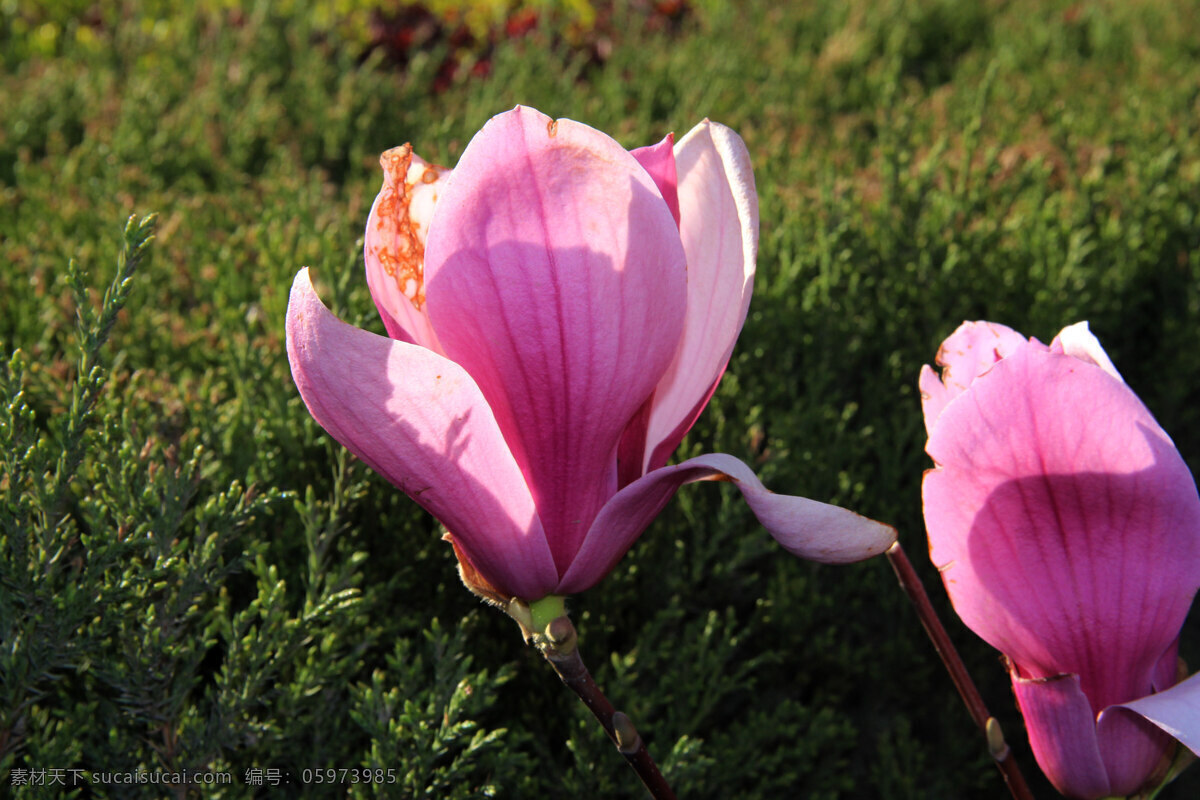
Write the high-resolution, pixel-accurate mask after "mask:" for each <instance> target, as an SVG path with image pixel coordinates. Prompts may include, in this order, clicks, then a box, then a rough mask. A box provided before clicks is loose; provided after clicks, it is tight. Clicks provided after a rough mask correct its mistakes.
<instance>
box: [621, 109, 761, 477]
mask: <svg viewBox="0 0 1200 800" xmlns="http://www.w3.org/2000/svg"><path fill="white" fill-rule="evenodd" d="M675 166H676V170H677V172H678V180H679V219H680V227H679V232H680V236H681V237H682V239H683V249H684V252H685V253H686V254H687V269H688V287H687V320H686V322H685V323H684V329H683V337H682V339H681V340H680V342H679V349H678V351H677V352H676V353H675V357H674V359H673V360H672V362H671V366H670V368H669V369H668V370H667V372H666V374H665V375H664V376H663V379H662V381H661V383H660V384H659V386H658V389H657V390H656V391H655V393H654V401H653V405H652V408H651V410H650V420H649V425H648V430H647V446H646V454H645V458H646V461H645V469H646V470H647V471H649V470H652V469H657V468H658V467H660V466H662V465H663V464H665V463H667V459H669V458H670V457H671V454H672V453H673V452H675V448H676V447H678V446H679V443H680V441H682V440H683V437H684V435H685V434H686V433H687V432H688V430H690V429H691V427H692V425H693V424H694V423H695V421H696V418H697V417H699V416H700V412H701V411H703V410H704V406H705V405H707V404H708V400H709V398H710V397H712V393H713V391H714V390H715V389H716V388H717V382H718V381H720V379H721V374H722V373H723V372H724V371H725V365H726V364H728V363H729V357H730V355H731V354H732V353H733V345H734V343H735V342H736V341H737V337H738V334H739V333H741V330H742V324H743V323H744V322H745V321H746V311H747V309H748V308H749V307H750V295H751V292H752V290H753V287H754V264H755V258H756V257H757V253H758V194H757V192H756V191H755V188H754V171H753V169H752V167H751V165H750V154H749V153H748V152H747V151H746V145H745V144H744V143H743V142H742V140H741V138H740V137H739V136H738V135H737V134H736V133H734V132H733V131H731V130H730V129H729V128H726V127H725V126H724V125H719V124H717V123H715V122H709V121H708V120H705V121H703V122H701V123H700V124H699V125H697V126H696V127H695V128H693V129H692V130H691V131H689V132H688V134H687V135H686V136H684V137H683V139H682V140H681V141H680V142H679V144H678V145H676V146H675Z"/></svg>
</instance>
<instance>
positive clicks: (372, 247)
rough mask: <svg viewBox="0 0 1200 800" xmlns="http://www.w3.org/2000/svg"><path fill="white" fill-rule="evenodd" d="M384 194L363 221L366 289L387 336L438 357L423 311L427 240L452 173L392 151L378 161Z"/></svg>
mask: <svg viewBox="0 0 1200 800" xmlns="http://www.w3.org/2000/svg"><path fill="white" fill-rule="evenodd" d="M379 164H380V166H382V167H383V188H382V189H380V190H379V194H378V195H376V197H375V202H374V204H372V206H371V214H370V216H369V217H368V218H367V232H366V236H365V238H364V239H363V255H364V258H365V260H366V264H367V286H368V287H369V288H370V290H371V297H372V298H373V299H374V300H375V307H376V308H378V309H379V316H381V317H383V324H384V326H385V327H386V328H387V332H388V335H389V336H391V337H392V338H393V339H399V340H400V341H402V342H411V343H413V344H419V345H421V346H423V347H428V348H429V349H430V350H433V351H434V352H438V351H439V349H440V348H439V347H438V343H437V336H436V335H435V334H434V332H433V328H432V327H431V326H430V324H429V315H428V314H427V313H426V310H425V268H424V261H425V240H426V237H427V236H428V233H429V223H430V221H431V220H432V219H433V208H434V205H435V204H436V203H437V199H438V195H439V194H440V193H441V190H442V189H443V188H444V187H445V185H446V180H445V178H446V176H447V175H449V174H450V170H448V169H443V168H442V167H436V166H433V165H431V164H427V163H425V161H424V160H423V159H422V158H421V157H420V156H418V155H416V154H414V153H413V151H412V147H410V146H409V145H403V146H401V147H393V148H392V149H391V150H388V151H387V152H385V153H384V154H383V155H382V156H380V157H379Z"/></svg>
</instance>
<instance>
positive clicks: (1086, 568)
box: [920, 322, 1200, 798]
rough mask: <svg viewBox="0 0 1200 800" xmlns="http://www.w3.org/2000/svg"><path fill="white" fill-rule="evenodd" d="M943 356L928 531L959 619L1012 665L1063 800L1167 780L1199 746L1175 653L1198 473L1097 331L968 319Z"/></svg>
mask: <svg viewBox="0 0 1200 800" xmlns="http://www.w3.org/2000/svg"><path fill="white" fill-rule="evenodd" d="M937 361H938V364H939V365H941V367H942V371H941V375H940V377H939V376H938V374H937V373H935V372H934V371H933V369H931V368H930V367H928V366H926V367H924V369H922V371H921V381H920V385H921V397H922V401H923V405H924V412H925V426H926V429H927V430H928V432H929V442H928V444H927V446H926V451H927V452H928V453H929V455H930V457H931V458H932V459H933V460H934V462H935V464H936V468H935V469H932V470H929V471H928V472H927V473H926V474H925V481H924V485H923V495H924V501H925V525H926V527H927V529H928V532H929V545H930V555H931V557H932V559H933V563H934V564H935V565H936V566H937V567H938V569H939V570H940V571H941V575H942V579H943V581H944V583H945V585H946V591H947V593H948V594H949V595H950V599H951V600H952V601H953V603H954V608H955V610H956V611H957V612H958V614H959V616H960V617H961V618H962V620H963V622H965V623H966V624H967V626H968V627H970V628H971V629H972V630H973V631H975V632H976V633H977V634H979V635H980V636H981V637H983V638H984V639H985V640H987V642H988V643H989V644H991V645H992V646H994V647H996V648H997V649H999V650H1000V651H1001V652H1002V653H1004V655H1005V656H1006V658H1007V663H1008V665H1009V672H1010V676H1011V678H1012V682H1013V689H1014V691H1015V693H1016V697H1017V702H1018V704H1019V705H1020V707H1021V711H1022V714H1023V715H1024V717H1025V725H1026V728H1027V729H1028V732H1029V741H1030V745H1031V746H1032V748H1033V752H1034V755H1035V756H1036V757H1037V760H1038V764H1039V765H1041V767H1042V770H1043V771H1044V772H1045V773H1046V775H1047V777H1049V778H1050V781H1051V782H1052V783H1053V784H1054V785H1055V787H1057V788H1058V790H1059V791H1061V792H1062V793H1063V794H1065V795H1068V796H1070V797H1080V798H1101V797H1110V796H1114V795H1116V796H1126V795H1130V794H1133V793H1135V792H1137V791H1139V790H1142V789H1145V788H1147V787H1153V786H1154V785H1156V784H1158V783H1161V782H1162V780H1163V778H1164V777H1165V776H1166V770H1167V768H1168V766H1169V765H1170V762H1171V758H1172V755H1173V753H1174V751H1175V742H1174V741H1173V740H1172V738H1171V737H1172V736H1173V737H1175V738H1177V739H1179V740H1180V741H1181V742H1183V743H1184V744H1186V745H1187V746H1188V747H1190V748H1192V749H1193V750H1197V748H1200V682H1198V681H1197V680H1196V679H1195V678H1193V679H1189V680H1187V681H1184V682H1183V683H1178V681H1179V680H1180V678H1181V677H1182V676H1181V674H1180V673H1181V666H1180V663H1179V659H1178V655H1177V651H1178V645H1179V632H1180V628H1181V627H1182V625H1183V622H1184V618H1185V617H1186V616H1187V613H1188V608H1189V607H1190V606H1191V603H1192V597H1193V595H1195V593H1196V589H1197V588H1198V587H1200V498H1197V494H1196V485H1195V483H1194V481H1193V480H1192V475H1191V473H1190V472H1189V471H1188V468H1187V466H1186V465H1185V464H1184V462H1183V459H1182V458H1181V457H1180V455H1179V453H1178V451H1177V450H1176V449H1175V446H1174V444H1172V442H1171V439H1170V437H1168V436H1167V434H1166V433H1165V432H1164V431H1163V429H1162V428H1160V427H1159V425H1158V423H1157V422H1155V421H1154V417H1153V416H1151V414H1150V412H1149V411H1147V410H1146V407H1145V406H1144V405H1142V403H1141V401H1140V400H1138V398H1137V396H1136V395H1134V393H1133V392H1132V391H1131V390H1130V389H1129V387H1128V386H1126V385H1125V382H1124V381H1123V380H1122V378H1121V376H1120V374H1118V372H1117V370H1116V368H1115V367H1114V366H1113V364H1112V362H1111V361H1110V360H1109V358H1108V356H1107V355H1106V354H1105V352H1104V350H1103V348H1101V346H1100V343H1099V342H1098V341H1097V340H1096V338H1095V337H1094V336H1093V335H1092V334H1091V333H1090V332H1089V331H1088V327H1087V323H1086V322H1081V323H1079V324H1077V325H1072V326H1070V327H1068V328H1065V329H1064V330H1063V331H1062V332H1061V333H1060V334H1059V335H1058V336H1057V337H1056V338H1055V339H1054V341H1053V342H1051V344H1050V345H1049V346H1048V347H1047V346H1046V345H1044V344H1042V343H1041V342H1038V341H1037V340H1036V339H1030V340H1026V339H1025V338H1024V337H1023V336H1021V335H1020V334H1019V333H1017V332H1016V331H1013V330H1011V329H1009V328H1006V327H1004V326H1002V325H996V324H993V323H988V322H968V323H964V324H963V325H962V326H961V327H960V328H959V329H958V330H957V331H955V332H954V334H953V335H952V336H950V338H948V339H947V340H946V341H945V342H944V343H943V344H942V347H941V350H939V352H938V358H937ZM1168 734H1169V735H1168Z"/></svg>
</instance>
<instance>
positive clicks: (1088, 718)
mask: <svg viewBox="0 0 1200 800" xmlns="http://www.w3.org/2000/svg"><path fill="white" fill-rule="evenodd" d="M1012 678H1013V692H1014V693H1016V695H1017V705H1019V706H1020V707H1021V714H1022V715H1023V716H1024V717H1025V729H1026V730H1027V731H1028V732H1029V746H1030V748H1032V750H1033V755H1034V757H1035V758H1037V762H1038V766H1039V767H1041V768H1042V772H1044V773H1046V777H1047V778H1049V779H1050V782H1051V783H1052V784H1054V788H1055V789H1058V791H1060V792H1062V793H1063V794H1064V795H1066V796H1068V797H1079V798H1088V800H1093V799H1094V798H1101V797H1108V796H1109V795H1111V794H1114V792H1112V791H1110V787H1109V780H1108V772H1107V770H1106V769H1105V768H1104V761H1103V760H1102V759H1101V757H1100V747H1099V744H1098V742H1097V739H1096V717H1095V714H1094V713H1093V712H1092V707H1091V704H1089V703H1088V699H1087V697H1086V696H1084V694H1083V690H1082V689H1080V687H1079V676H1078V675H1056V676H1053V677H1049V678H1035V679H1026V678H1021V677H1019V676H1017V675H1016V674H1014V675H1013V676H1012Z"/></svg>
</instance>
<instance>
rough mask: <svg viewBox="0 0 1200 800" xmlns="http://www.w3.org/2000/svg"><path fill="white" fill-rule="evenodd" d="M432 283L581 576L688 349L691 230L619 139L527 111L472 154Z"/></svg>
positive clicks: (560, 549)
mask: <svg viewBox="0 0 1200 800" xmlns="http://www.w3.org/2000/svg"><path fill="white" fill-rule="evenodd" d="M425 268H426V297H427V300H428V303H429V314H430V318H431V319H432V321H433V324H434V327H435V328H436V330H437V333H438V337H439V339H440V341H441V344H442V346H443V348H444V349H445V352H446V354H447V355H448V356H449V357H450V358H452V359H453V360H454V361H456V362H457V363H459V364H461V365H462V366H463V367H464V368H466V370H467V371H468V372H469V373H470V374H471V375H472V377H474V378H475V380H476V382H477V383H478V384H479V386H480V389H481V390H482V391H483V394H484V396H485V397H486V398H487V400H488V403H489V405H490V406H491V408H492V410H493V411H494V412H495V414H496V419H497V421H498V422H499V424H500V429H501V431H503V433H504V437H505V440H506V441H507V442H508V444H509V446H510V448H511V450H512V452H513V455H514V456H515V457H516V460H517V463H518V465H520V467H521V471H522V472H523V474H524V475H525V477H526V479H527V482H528V484H529V486H530V489H531V491H532V492H533V495H534V501H535V503H536V504H537V508H538V513H539V516H540V517H541V520H542V524H543V525H544V526H545V530H546V535H547V539H548V540H549V542H550V547H551V549H552V551H553V552H554V557H555V563H556V564H557V565H558V567H559V569H560V571H562V572H565V570H566V567H567V565H568V564H570V561H571V558H572V557H573V556H574V554H575V551H576V550H577V549H578V547H579V544H580V543H581V542H582V541H583V537H584V536H585V535H586V532H587V527H588V525H589V524H590V523H591V521H592V519H593V518H594V516H595V514H596V513H597V512H598V511H599V510H600V507H601V506H602V505H603V504H604V501H605V500H606V499H607V498H608V497H610V496H611V495H612V493H613V492H614V491H615V490H616V469H615V465H616V447H617V440H618V438H619V436H620V434H621V431H622V430H623V429H624V427H625V425H626V423H627V422H628V421H629V419H630V418H631V417H632V416H633V414H634V412H635V411H636V410H637V409H638V407H639V406H641V404H642V403H643V401H645V399H646V398H647V397H648V396H649V395H650V392H651V391H653V389H654V386H655V384H657V383H658V380H659V378H660V377H661V376H662V374H663V371H664V370H665V369H666V367H667V364H668V363H669V362H670V359H671V357H672V355H673V353H674V351H675V346H676V344H677V343H678V341H679V336H680V331H681V329H682V325H683V313H684V303H685V298H686V291H687V287H686V272H685V266H684V255H683V249H682V247H681V246H680V243H679V233H678V230H677V229H676V226H675V221H674V220H673V219H672V218H671V213H670V211H669V210H668V209H667V205H666V203H664V202H663V199H662V195H661V194H660V193H659V191H658V189H657V187H656V186H655V185H654V182H653V180H651V178H650V176H649V175H648V174H647V173H646V171H645V170H644V169H643V168H642V167H641V166H639V165H638V163H637V161H636V160H635V159H634V158H633V156H631V155H630V154H629V152H628V151H626V150H625V149H624V148H622V147H621V146H620V145H619V144H617V143H616V142H615V141H613V140H612V139H611V138H609V137H608V136H605V135H604V134H602V133H600V132H599V131H596V130H593V129H592V128H589V127H587V126H586V125H581V124H579V123H576V122H572V121H570V120H559V121H557V122H556V121H554V120H551V119H550V118H549V117H546V116H545V115H543V114H540V113H538V112H536V111H534V110H532V109H528V108H517V109H516V110H514V111H510V112H508V113H505V114H501V115H499V116H497V117H494V118H493V119H492V120H491V121H489V122H488V123H487V125H485V126H484V128H483V130H482V131H480V132H479V133H478V134H477V135H476V136H475V138H474V139H472V140H471V143H470V144H469V145H468V146H467V149H466V152H464V153H463V156H462V159H461V160H460V161H459V163H458V166H457V167H456V168H455V170H454V174H453V176H452V178H451V180H450V183H449V185H448V186H447V188H446V191H445V192H444V193H443V195H442V197H441V199H440V200H439V205H438V213H437V215H436V216H435V217H434V220H433V229H432V232H431V234H430V237H429V244H428V248H427V250H426V254H425Z"/></svg>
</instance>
